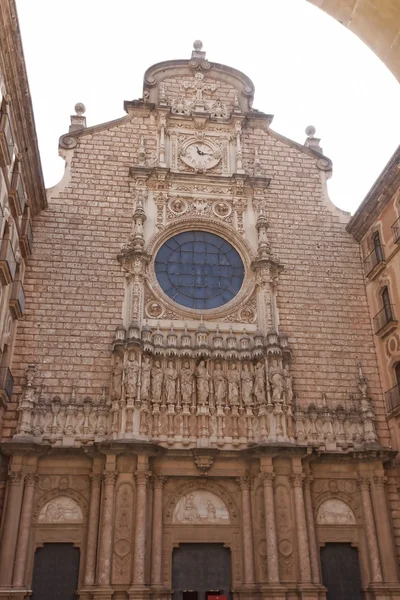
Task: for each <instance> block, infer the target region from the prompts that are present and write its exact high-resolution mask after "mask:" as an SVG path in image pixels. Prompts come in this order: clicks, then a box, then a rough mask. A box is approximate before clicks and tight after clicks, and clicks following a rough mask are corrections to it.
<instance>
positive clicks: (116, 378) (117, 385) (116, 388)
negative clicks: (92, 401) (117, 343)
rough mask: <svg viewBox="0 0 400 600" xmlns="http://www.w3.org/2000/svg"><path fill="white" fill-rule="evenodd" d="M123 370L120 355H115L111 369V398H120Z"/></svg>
mask: <svg viewBox="0 0 400 600" xmlns="http://www.w3.org/2000/svg"><path fill="white" fill-rule="evenodd" d="M123 372H124V365H123V361H122V356H119V355H117V356H116V358H115V364H114V370H113V385H112V387H113V391H112V394H113V398H116V399H119V398H121V391H122V374H123Z"/></svg>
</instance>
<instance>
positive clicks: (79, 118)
mask: <svg viewBox="0 0 400 600" xmlns="http://www.w3.org/2000/svg"><path fill="white" fill-rule="evenodd" d="M74 110H75V113H76V114H75V115H71V125H70V126H69V131H77V130H78V129H83V128H84V127H86V117H85V116H84V113H85V112H86V106H85V105H84V104H83V103H82V102H77V103H76V104H75V107H74Z"/></svg>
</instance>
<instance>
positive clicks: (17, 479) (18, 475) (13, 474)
mask: <svg viewBox="0 0 400 600" xmlns="http://www.w3.org/2000/svg"><path fill="white" fill-rule="evenodd" d="M23 477H24V474H23V473H22V471H8V479H9V482H10V485H20V483H21V482H22V479H23Z"/></svg>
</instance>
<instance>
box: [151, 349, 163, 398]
mask: <svg viewBox="0 0 400 600" xmlns="http://www.w3.org/2000/svg"><path fill="white" fill-rule="evenodd" d="M162 382H163V370H162V368H161V363H160V361H159V360H156V362H155V363H154V367H153V368H152V370H151V395H152V400H153V402H155V403H156V404H160V402H161V392H162Z"/></svg>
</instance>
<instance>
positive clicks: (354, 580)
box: [321, 544, 362, 600]
mask: <svg viewBox="0 0 400 600" xmlns="http://www.w3.org/2000/svg"><path fill="white" fill-rule="evenodd" d="M321 567H322V582H323V584H324V586H325V587H326V588H327V589H328V593H327V596H326V598H327V600H361V599H362V595H361V573H360V562H359V558H358V552H357V550H356V549H355V548H353V547H352V546H351V545H350V544H326V546H324V548H322V549H321Z"/></svg>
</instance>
